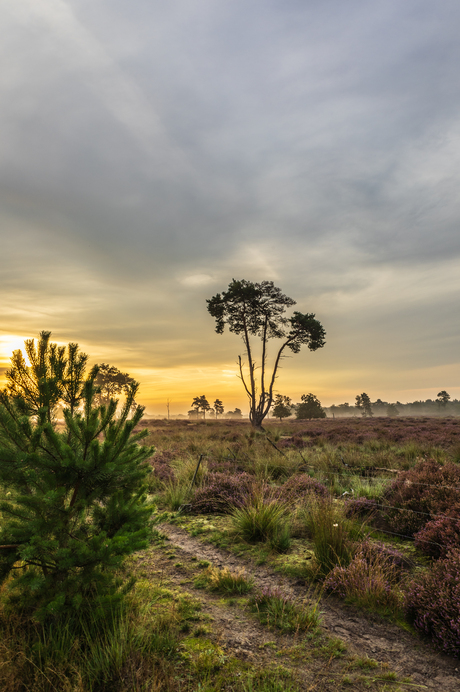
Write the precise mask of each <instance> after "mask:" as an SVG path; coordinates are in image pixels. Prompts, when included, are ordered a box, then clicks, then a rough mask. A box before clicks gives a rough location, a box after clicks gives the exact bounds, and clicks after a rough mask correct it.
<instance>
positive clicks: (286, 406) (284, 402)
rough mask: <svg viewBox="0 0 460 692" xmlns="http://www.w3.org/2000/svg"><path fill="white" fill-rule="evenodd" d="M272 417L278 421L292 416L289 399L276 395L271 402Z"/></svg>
mask: <svg viewBox="0 0 460 692" xmlns="http://www.w3.org/2000/svg"><path fill="white" fill-rule="evenodd" d="M272 415H273V416H275V418H279V419H280V420H282V419H283V418H289V416H292V401H291V399H290V397H288V396H283V394H277V395H276V396H275V400H274V402H273V407H272Z"/></svg>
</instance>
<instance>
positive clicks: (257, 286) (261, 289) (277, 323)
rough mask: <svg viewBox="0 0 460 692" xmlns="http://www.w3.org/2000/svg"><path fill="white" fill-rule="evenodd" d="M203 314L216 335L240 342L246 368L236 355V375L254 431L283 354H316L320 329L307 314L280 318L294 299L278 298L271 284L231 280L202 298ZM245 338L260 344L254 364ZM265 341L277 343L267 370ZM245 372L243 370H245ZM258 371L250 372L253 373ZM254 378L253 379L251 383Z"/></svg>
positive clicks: (259, 424)
mask: <svg viewBox="0 0 460 692" xmlns="http://www.w3.org/2000/svg"><path fill="white" fill-rule="evenodd" d="M207 303H208V312H209V314H210V315H211V316H212V317H214V319H215V321H216V332H217V333H218V334H223V332H224V330H225V327H226V326H227V327H228V329H229V331H230V332H232V333H234V334H237V335H238V336H241V337H242V339H243V343H244V347H245V354H246V356H247V359H248V360H247V365H245V364H244V363H243V360H242V358H241V355H240V356H238V364H239V373H240V374H239V376H240V378H241V380H242V382H243V386H244V389H245V392H246V394H247V396H248V399H249V418H250V420H251V423H252V425H253V426H254V427H255V428H258V429H262V421H263V420H264V418H265V416H266V415H267V413H268V411H269V409H270V407H271V405H272V403H273V388H274V384H275V380H276V377H277V372H278V369H279V366H280V361H281V358H282V357H283V355H284V354H285V352H286V351H291V352H292V353H298V352H299V351H300V349H301V347H302V346H304V345H305V346H307V347H308V349H309V350H310V351H316V350H317V349H318V348H322V347H323V346H324V344H325V331H324V328H323V326H322V325H321V323H320V322H319V321H318V320H317V319H315V315H314V314H313V313H306V314H303V313H301V312H294V313H293V314H292V316H291V317H286V316H285V312H286V310H287V309H288V308H290V307H292V306H293V305H295V300H293V299H292V298H289V297H288V296H286V295H284V294H283V293H282V292H281V290H280V289H279V288H277V287H276V286H275V285H274V284H273V281H262V282H261V283H253V282H251V281H246V280H239V281H237V280H235V279H233V280H232V282H231V283H230V284H229V286H228V290H227V291H224V292H223V293H218V294H217V295H215V296H213V297H212V298H211V299H209V300H207ZM251 337H256V338H258V339H260V341H261V353H260V364H259V365H258V364H257V363H256V360H255V354H254V346H253V343H252V341H251ZM270 339H281V345H279V347H278V348H277V350H276V353H275V356H274V361H273V365H272V367H271V368H270V369H269V368H268V366H267V355H268V353H267V349H268V342H269V340H270ZM245 368H246V370H245ZM257 368H260V373H257V374H256V369H257ZM256 380H257V381H256Z"/></svg>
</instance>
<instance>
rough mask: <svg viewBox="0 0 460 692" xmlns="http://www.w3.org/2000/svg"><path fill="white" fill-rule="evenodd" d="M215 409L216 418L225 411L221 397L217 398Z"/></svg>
mask: <svg viewBox="0 0 460 692" xmlns="http://www.w3.org/2000/svg"><path fill="white" fill-rule="evenodd" d="M214 411H215V412H216V418H217V416H221V415H222V414H223V412H224V405H223V403H222V402H221V400H220V399H216V400H215V402H214Z"/></svg>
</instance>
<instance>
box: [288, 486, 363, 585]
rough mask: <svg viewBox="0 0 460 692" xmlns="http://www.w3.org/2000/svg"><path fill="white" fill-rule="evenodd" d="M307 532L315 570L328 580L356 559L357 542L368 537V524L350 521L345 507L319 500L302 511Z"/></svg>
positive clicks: (331, 501)
mask: <svg viewBox="0 0 460 692" xmlns="http://www.w3.org/2000/svg"><path fill="white" fill-rule="evenodd" d="M300 517H302V518H303V520H304V523H305V526H306V529H307V531H308V533H309V534H310V536H311V538H312V541H313V545H314V550H315V564H314V565H313V566H312V570H313V571H314V572H315V573H316V574H317V575H318V576H320V577H326V576H327V575H328V574H329V572H330V571H331V570H332V569H333V568H334V567H336V566H337V565H339V566H341V567H347V566H348V565H349V564H350V562H351V560H352V558H353V555H354V552H355V549H356V548H355V544H356V542H358V541H360V540H362V539H363V538H364V536H365V535H366V526H365V523H364V522H361V523H360V522H357V521H355V520H353V519H347V518H346V516H345V513H344V508H343V505H342V504H340V503H338V502H335V501H334V500H330V499H318V500H314V501H311V502H310V504H309V505H308V506H307V507H306V508H304V509H303V510H301V512H300Z"/></svg>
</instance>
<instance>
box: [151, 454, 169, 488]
mask: <svg viewBox="0 0 460 692" xmlns="http://www.w3.org/2000/svg"><path fill="white" fill-rule="evenodd" d="M173 459H174V453H173V452H170V451H164V452H156V453H155V454H154V455H153V457H150V459H147V462H148V464H149V465H150V468H151V469H152V473H151V474H150V476H149V490H150V491H154V490H157V489H158V488H161V487H162V486H163V485H164V483H169V482H172V481H173V480H174V469H173V468H172V466H171V461H172V460H173Z"/></svg>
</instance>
